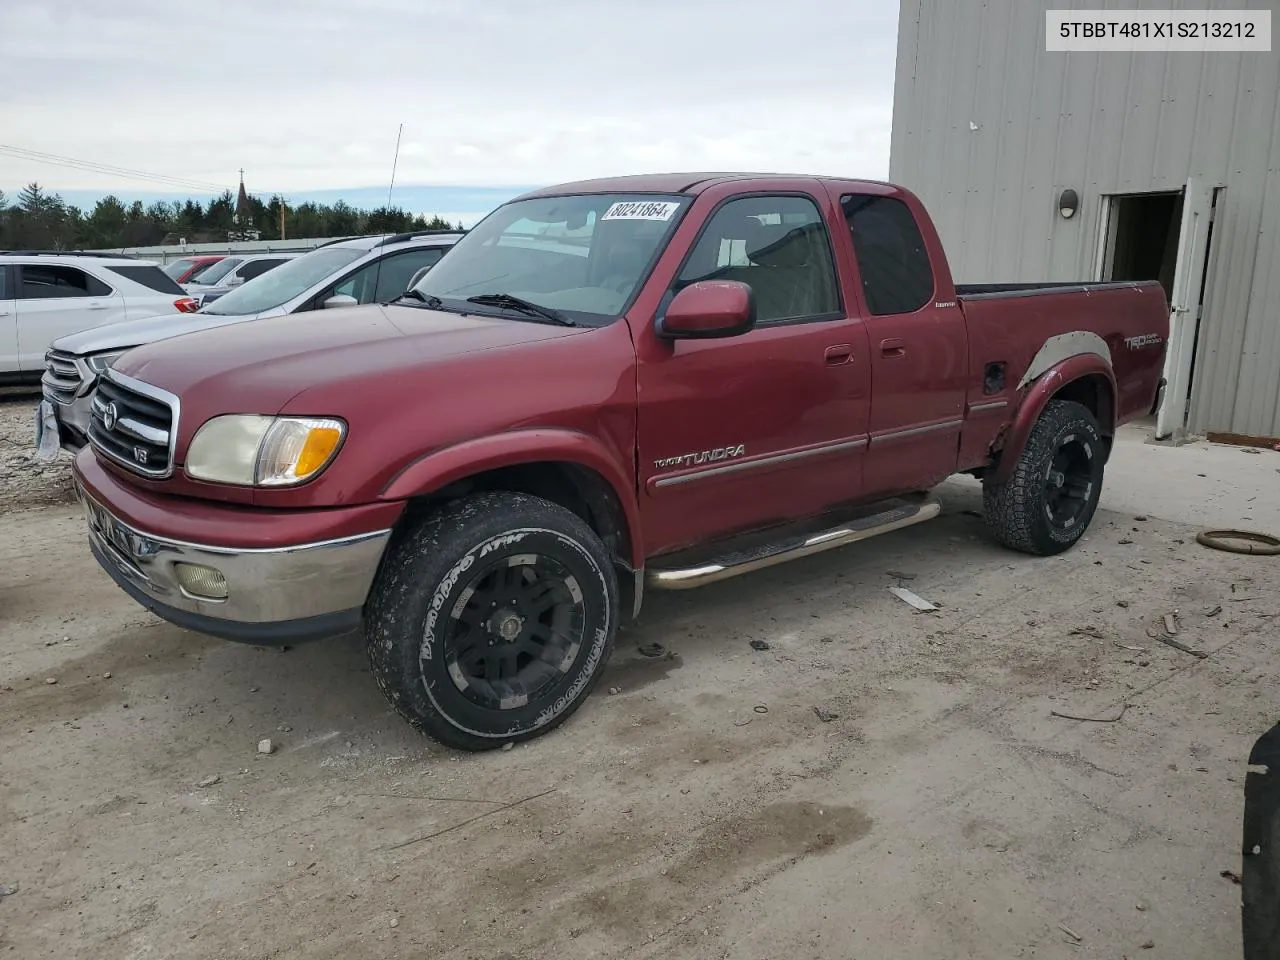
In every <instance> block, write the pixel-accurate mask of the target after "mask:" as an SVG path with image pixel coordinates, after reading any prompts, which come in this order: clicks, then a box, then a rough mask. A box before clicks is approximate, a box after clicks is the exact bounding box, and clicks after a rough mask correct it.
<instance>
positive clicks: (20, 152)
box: [0, 143, 227, 193]
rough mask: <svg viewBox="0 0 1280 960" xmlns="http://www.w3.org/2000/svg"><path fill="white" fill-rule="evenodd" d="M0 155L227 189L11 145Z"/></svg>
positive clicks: (197, 187) (186, 185)
mask: <svg viewBox="0 0 1280 960" xmlns="http://www.w3.org/2000/svg"><path fill="white" fill-rule="evenodd" d="M0 155H3V156H9V157H14V158H16V159H19V160H31V161H35V162H37V163H48V164H54V165H56V166H62V167H71V168H72V169H76V170H85V171H89V172H91V173H101V174H105V175H107V176H114V177H124V178H126V179H130V180H145V181H148V182H151V183H163V184H164V185H166V186H171V187H182V188H183V189H186V190H197V191H199V192H201V193H209V192H212V193H222V192H223V191H224V190H226V189H227V187H226V186H225V185H221V186H220V185H218V184H216V183H209V182H206V181H203V180H192V179H188V178H186V177H171V176H168V175H167V174H163V173H149V172H147V171H145V170H134V169H132V168H129V167H117V166H113V165H111V164H106V163H98V162H97V161H94V160H78V159H76V158H75V157H63V156H59V155H58V154H56V153H45V152H43V151H41V150H30V149H28V148H26V147H15V146H13V145H11V144H7V143H0Z"/></svg>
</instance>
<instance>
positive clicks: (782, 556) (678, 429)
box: [75, 174, 1168, 750]
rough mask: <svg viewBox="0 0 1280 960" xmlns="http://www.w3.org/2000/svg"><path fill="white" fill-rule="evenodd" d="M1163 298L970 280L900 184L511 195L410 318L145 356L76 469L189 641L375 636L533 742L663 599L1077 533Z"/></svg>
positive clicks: (416, 681) (453, 700)
mask: <svg viewBox="0 0 1280 960" xmlns="http://www.w3.org/2000/svg"><path fill="white" fill-rule="evenodd" d="M1167 335H1168V304H1167V302H1166V298H1165V295H1164V292H1163V290H1162V289H1161V287H1160V286H1159V285H1158V284H1156V283H1154V282H1152V283H1106V284H1104V283H1073V284H1057V285H1024V284H1012V285H1005V286H973V287H964V286H956V285H955V284H954V283H953V282H952V279H951V275H950V272H949V270H948V267H947V261H946V258H945V257H944V255H943V252H942V248H941V245H940V244H939V241H938V237H937V234H936V232H935V230H934V228H933V225H932V223H931V222H930V220H929V217H928V216H927V214H926V213H925V210H924V209H923V207H922V206H921V204H920V202H919V201H918V200H917V198H916V197H915V196H913V195H912V194H911V193H910V192H908V191H907V190H904V189H902V188H900V187H896V186H892V185H889V184H884V183H872V182H864V181H856V180H838V179H828V178H815V177H790V176H789V177H782V176H758V175H734V174H702V175H693V174H685V175H674V174H669V175H655V176H639V177H624V178H618V179H611V180H598V181H590V182H585V183H575V184H569V185H566V186H559V187H553V188H549V189H545V190H539V191H536V192H534V193H530V194H527V195H525V196H523V197H520V198H518V199H516V200H513V201H511V202H510V203H507V204H505V205H504V206H502V207H499V208H498V209H497V210H496V211H495V212H494V213H492V214H491V215H490V216H489V217H488V218H487V219H485V220H484V221H483V222H482V223H481V224H480V225H478V226H477V227H476V228H475V229H473V230H472V231H471V232H470V233H469V234H468V235H467V236H466V237H465V238H463V240H462V241H460V242H459V243H458V245H457V246H456V247H455V248H454V249H453V250H452V251H451V252H450V253H449V254H448V255H447V256H446V257H445V258H443V259H442V260H441V261H440V262H439V263H438V264H437V265H436V266H435V267H434V268H433V269H432V270H431V271H430V272H429V273H427V274H426V276H425V277H423V278H422V279H421V280H420V281H419V282H418V283H417V285H416V286H415V287H413V288H412V289H410V290H409V291H408V292H407V293H406V294H405V295H403V296H402V297H400V298H399V299H397V300H396V301H394V302H392V303H388V304H382V305H370V306H367V307H362V308H358V309H356V308H352V309H350V310H344V311H337V312H335V311H319V312H316V313H310V314H308V313H300V314H295V315H291V316H288V317H280V318H276V319H269V320H262V321H259V322H257V323H247V324H241V325H239V326H233V327H227V328H222V329H218V330H211V331H206V332H202V333H194V334H189V335H186V336H180V337H175V338H173V339H170V340H166V341H161V342H158V343H153V344H150V345H147V346H143V347H138V348H136V349H134V350H132V351H130V352H129V353H127V354H125V355H124V356H123V357H121V358H120V359H118V360H117V361H116V363H115V365H114V368H112V369H110V370H108V371H107V372H106V374H105V375H104V377H103V379H102V381H101V385H100V387H99V390H98V395H97V398H96V400H95V403H94V411H93V420H92V424H91V427H90V431H89V439H90V444H89V446H88V447H86V448H85V449H84V450H82V451H81V452H80V454H79V455H78V456H77V457H76V461H75V476H76V481H77V489H78V491H79V494H80V496H81V498H82V502H83V504H84V506H85V511H86V514H87V518H88V523H89V540H90V546H91V548H92V550H93V552H94V554H95V556H96V557H97V559H98V561H99V562H100V563H101V565H102V566H103V568H104V569H105V570H106V571H107V573H109V574H110V575H111V576H112V577H113V578H114V579H115V580H116V582H117V583H118V584H119V585H120V587H121V588H122V589H124V590H125V591H126V592H128V593H129V594H130V595H132V596H133V597H134V598H135V599H136V600H137V601H138V602H140V603H142V604H143V605H144V606H146V607H148V608H149V609H151V610H153V611H155V612H156V613H157V614H159V615H160V616H162V617H165V618H166V619H168V620H171V621H172V622H174V623H177V624H180V625H182V626H184V627H189V628H191V629H193V630H198V631H203V632H205V633H210V634H214V635H217V636H221V637H225V638H228V639H232V640H240V641H247V642H251V643H289V642H294V641H297V640H299V639H303V638H311V637H319V636H325V635H333V634H337V633H345V632H348V631H351V630H353V629H356V628H363V630H364V631H365V634H366V637H367V643H368V649H369V654H370V657H371V661H372V665H373V673H374V676H375V677H376V679H377V681H378V683H379V685H380V686H381V687H382V689H383V691H384V692H385V693H386V695H387V696H388V698H389V699H390V701H391V703H392V704H393V705H394V706H395V708H396V710H398V711H399V712H400V713H401V714H402V715H403V716H404V717H405V718H407V719H408V720H409V721H410V722H412V723H413V724H415V725H416V726H417V727H419V728H420V729H422V730H424V731H426V732H427V733H429V734H431V735H432V736H434V737H436V738H438V739H439V740H441V741H444V742H445V743H447V744H450V745H453V746H456V747H460V748H464V749H474V750H479V749H486V748H493V747H497V746H501V745H503V744H505V743H508V742H511V741H514V740H522V739H527V738H529V737H533V736H536V735H538V734H540V733H543V732H545V731H547V730H549V729H551V728H552V727H553V726H555V725H556V724H557V723H559V722H561V721H563V720H564V719H565V718H566V717H568V716H569V715H570V714H571V713H572V712H573V711H574V709H576V708H577V707H578V705H579V704H581V702H582V701H583V699H584V698H585V697H586V696H587V694H588V692H589V691H590V690H591V687H592V685H593V684H594V683H595V681H596V680H597V679H598V678H599V676H600V672H601V668H602V666H603V664H604V662H605V660H606V658H607V657H608V655H609V652H610V649H611V646H612V644H613V641H614V635H615V633H616V631H617V628H618V625H619V622H620V621H621V620H623V619H624V618H630V617H634V616H636V615H637V614H638V613H639V610H640V603H641V597H642V595H643V592H644V590H645V588H646V587H647V588H650V589H653V588H658V589H681V588H686V587H693V586H697V585H700V584H704V583H708V582H711V581H714V580H718V579H721V578H724V577H727V576H732V575H735V574H739V573H744V572H746V571H750V570H754V569H758V568H760V567H764V566H767V565H770V564H774V563H778V562H781V561H784V560H789V559H792V558H794V557H799V556H804V555H807V554H811V553H814V552H817V551H820V550H826V549H830V548H832V547H836V546H839V545H842V544H847V543H851V542H854V541H858V540H862V539H865V538H867V537H870V536H873V535H875V534H879V533H884V532H886V531H889V530H894V529H897V528H900V527H903V526H906V525H908V524H912V523H917V522H919V521H921V520H926V519H928V518H930V517H932V516H934V515H936V514H937V512H938V510H939V506H938V503H937V502H936V500H934V499H933V498H932V497H931V496H930V494H929V490H930V488H932V487H934V486H935V485H936V484H938V483H939V482H940V481H942V480H943V479H944V478H946V477H947V476H949V475H951V474H955V473H958V472H959V473H968V474H972V475H974V476H977V477H980V478H981V479H982V481H983V483H984V485H985V507H986V513H987V519H988V521H989V523H990V527H991V530H992V532H993V534H994V536H995V538H996V539H997V540H999V541H1001V542H1002V543H1004V544H1007V545H1008V546H1009V547H1012V548H1014V549H1017V550H1022V551H1025V552H1028V553H1032V554H1041V555H1044V554H1052V553H1057V552H1059V551H1062V550H1065V549H1067V548H1068V547H1070V546H1071V545H1072V544H1073V543H1075V542H1076V541H1077V540H1078V539H1079V537H1080V536H1081V534H1082V533H1083V532H1084V530H1085V529H1086V527H1087V526H1088V524H1089V522H1090V520H1091V518H1092V516H1093V513H1094V510H1095V508H1096V506H1097V503H1098V495H1099V491H1100V490H1101V486H1102V477H1103V469H1104V465H1105V463H1106V460H1107V456H1108V453H1109V451H1110V443H1111V438H1112V436H1113V434H1114V432H1115V429H1116V426H1117V425H1118V424H1121V423H1123V422H1125V421H1127V420H1131V419H1133V418H1135V417H1139V416H1143V415H1146V414H1148V413H1149V412H1151V411H1152V410H1153V408H1154V407H1155V406H1156V405H1157V404H1158V402H1159V392H1160V389H1161V385H1162V383H1163V381H1162V378H1161V372H1162V367H1163V360H1164V352H1165V347H1164V345H1165V340H1166V337H1167Z"/></svg>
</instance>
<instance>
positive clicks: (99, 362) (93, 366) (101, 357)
mask: <svg viewBox="0 0 1280 960" xmlns="http://www.w3.org/2000/svg"><path fill="white" fill-rule="evenodd" d="M126 352H127V351H124V350H117V351H116V352H115V353H98V354H94V355H93V356H91V357H85V358H84V362H85V366H87V367H88V368H89V369H90V370H92V371H93V372H94V373H102V371H104V370H106V369H107V367H109V366H111V365H112V364H113V363H115V362H116V361H117V360H119V359H120V358H121V357H122V356H124V355H125V353H126Z"/></svg>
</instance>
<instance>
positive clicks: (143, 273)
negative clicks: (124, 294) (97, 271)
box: [107, 265, 185, 297]
mask: <svg viewBox="0 0 1280 960" xmlns="http://www.w3.org/2000/svg"><path fill="white" fill-rule="evenodd" d="M107 269H108V270H110V271H111V272H112V273H114V274H117V275H118V276H121V277H124V278H125V279H126V280H132V281H133V282H134V283H140V284H142V286H144V287H147V288H148V289H151V290H154V291H156V292H157V293H167V294H172V295H173V296H175V297H181V296H184V295H185V294H184V293H183V290H182V288H181V287H180V286H178V285H177V284H176V283H175V282H174V281H173V280H172V279H171V278H170V277H169V275H168V274H166V273H165V272H164V271H163V270H162V269H160V268H159V267H153V266H145V265H138V266H136V267H134V266H118V267H107Z"/></svg>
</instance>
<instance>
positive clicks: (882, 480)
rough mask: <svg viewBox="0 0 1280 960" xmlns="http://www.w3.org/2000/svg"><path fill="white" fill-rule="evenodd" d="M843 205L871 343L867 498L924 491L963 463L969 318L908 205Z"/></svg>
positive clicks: (868, 197) (853, 199) (845, 201)
mask: <svg viewBox="0 0 1280 960" xmlns="http://www.w3.org/2000/svg"><path fill="white" fill-rule="evenodd" d="M840 206H841V209H842V210H843V212H844V217H845V222H846V224H847V225H848V228H849V237H850V239H851V240H852V243H853V252H854V258H855V260H856V261H857V266H858V274H859V281H860V287H861V290H862V297H863V300H864V302H865V308H864V316H865V317H866V328H867V336H868V338H869V340H870V346H871V390H872V398H871V422H870V434H871V443H870V447H869V448H868V451H867V462H866V468H865V470H864V473H863V480H864V484H865V492H866V493H867V495H868V496H872V495H875V494H889V493H905V492H907V491H910V490H924V489H928V488H929V487H932V486H934V485H935V484H937V483H939V482H941V481H942V480H943V479H945V478H946V477H948V476H950V475H951V474H952V473H954V472H955V469H956V464H957V462H958V456H959V444H960V428H961V426H962V425H963V417H964V401H965V382H966V379H965V378H966V375H967V372H968V366H969V364H968V349H969V348H968V333H967V331H966V329H965V324H964V314H963V313H961V311H960V307H959V305H958V304H957V302H956V296H955V290H954V288H953V286H952V284H951V280H950V277H949V275H948V273H947V271H946V270H945V269H943V270H938V271H935V270H934V269H933V268H932V266H931V265H930V257H929V249H928V247H927V245H926V242H925V239H924V237H923V235H922V234H921V231H920V228H919V226H918V224H917V223H916V218H915V216H914V215H913V213H912V211H911V208H910V207H909V206H908V205H907V204H906V203H905V202H904V201H903V200H901V199H899V198H897V197H893V196H885V195H873V194H846V195H844V196H842V197H841V198H840ZM937 255H938V256H941V250H940V249H938V250H937ZM944 288H945V289H944Z"/></svg>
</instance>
